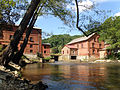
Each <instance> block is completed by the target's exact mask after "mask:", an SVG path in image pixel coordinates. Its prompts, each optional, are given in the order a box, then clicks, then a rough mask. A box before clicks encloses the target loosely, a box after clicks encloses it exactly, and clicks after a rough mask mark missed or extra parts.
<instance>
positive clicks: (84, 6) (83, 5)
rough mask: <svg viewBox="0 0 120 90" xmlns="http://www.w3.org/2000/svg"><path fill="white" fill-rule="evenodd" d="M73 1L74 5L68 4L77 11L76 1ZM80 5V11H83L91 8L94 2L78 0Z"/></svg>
mask: <svg viewBox="0 0 120 90" xmlns="http://www.w3.org/2000/svg"><path fill="white" fill-rule="evenodd" d="M73 3H74V5H68V6H67V7H68V8H71V9H72V10H73V11H76V4H75V2H73ZM78 5H79V12H82V11H84V10H86V9H89V8H90V7H91V6H92V5H93V2H92V1H90V0H85V1H82V2H78Z"/></svg>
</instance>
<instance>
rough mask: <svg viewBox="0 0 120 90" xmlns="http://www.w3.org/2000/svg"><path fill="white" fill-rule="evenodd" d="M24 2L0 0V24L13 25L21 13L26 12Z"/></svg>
mask: <svg viewBox="0 0 120 90" xmlns="http://www.w3.org/2000/svg"><path fill="white" fill-rule="evenodd" d="M27 5H28V2H27V1H26V0H0V23H4V24H5V23H7V24H8V23H9V24H14V23H15V22H16V21H18V20H19V18H20V17H21V13H20V12H21V11H22V10H26V8H27Z"/></svg>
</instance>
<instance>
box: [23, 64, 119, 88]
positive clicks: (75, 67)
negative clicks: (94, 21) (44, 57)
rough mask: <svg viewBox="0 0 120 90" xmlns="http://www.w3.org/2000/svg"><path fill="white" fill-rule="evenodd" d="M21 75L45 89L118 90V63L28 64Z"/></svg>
mask: <svg viewBox="0 0 120 90" xmlns="http://www.w3.org/2000/svg"><path fill="white" fill-rule="evenodd" d="M22 75H23V77H25V78H27V79H29V80H31V81H32V82H33V83H36V82H37V81H39V80H42V82H43V83H45V84H47V85H48V87H49V88H48V89H47V90H120V63H77V64H76V63H64V64H63V63H53V64H52V63H51V64H47V63H43V64H29V65H27V66H26V67H25V68H24V69H23V71H22Z"/></svg>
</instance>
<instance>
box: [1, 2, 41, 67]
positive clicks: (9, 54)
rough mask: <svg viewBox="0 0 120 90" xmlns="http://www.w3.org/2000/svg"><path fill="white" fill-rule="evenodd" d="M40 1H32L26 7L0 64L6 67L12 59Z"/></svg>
mask: <svg viewBox="0 0 120 90" xmlns="http://www.w3.org/2000/svg"><path fill="white" fill-rule="evenodd" d="M40 1H41V0H32V1H31V4H30V6H29V7H28V9H27V11H26V13H25V15H24V17H23V19H22V21H21V23H20V25H19V27H18V29H17V30H16V32H15V33H14V36H13V38H12V39H11V41H10V44H9V45H8V47H7V49H6V50H5V51H4V53H3V55H2V59H1V62H0V64H1V65H4V66H7V65H8V63H9V62H10V61H11V60H12V59H13V57H14V54H15V52H16V51H17V46H18V44H19V41H20V38H21V36H22V35H23V33H24V31H25V30H26V28H27V25H28V24H29V22H30V19H31V17H32V16H33V14H34V11H35V10H36V8H37V6H38V4H39V3H40Z"/></svg>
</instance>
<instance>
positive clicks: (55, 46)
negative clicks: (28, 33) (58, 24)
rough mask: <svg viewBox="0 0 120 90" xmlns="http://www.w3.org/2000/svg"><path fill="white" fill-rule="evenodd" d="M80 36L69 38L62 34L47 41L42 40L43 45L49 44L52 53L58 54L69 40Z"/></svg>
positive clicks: (67, 35)
mask: <svg viewBox="0 0 120 90" xmlns="http://www.w3.org/2000/svg"><path fill="white" fill-rule="evenodd" d="M81 36H82V35H74V36H70V35H69V34H63V35H52V36H51V37H49V38H47V39H43V40H42V42H43V43H50V44H51V48H52V53H60V52H61V49H62V48H63V46H64V45H65V44H67V43H68V42H70V41H71V40H73V39H75V38H79V37H81Z"/></svg>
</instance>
